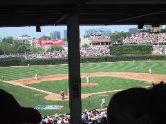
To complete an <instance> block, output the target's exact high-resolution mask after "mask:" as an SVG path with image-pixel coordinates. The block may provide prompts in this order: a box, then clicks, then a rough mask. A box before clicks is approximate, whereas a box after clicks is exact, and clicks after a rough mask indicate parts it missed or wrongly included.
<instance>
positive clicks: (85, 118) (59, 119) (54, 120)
mask: <svg viewBox="0 0 166 124" xmlns="http://www.w3.org/2000/svg"><path fill="white" fill-rule="evenodd" d="M81 118H82V124H107V111H106V108H105V109H94V110H91V111H87V110H85V111H84V112H83V113H82V116H81ZM69 122H70V115H69V114H60V115H58V114H55V115H49V116H43V117H42V122H41V123H40V124H69Z"/></svg>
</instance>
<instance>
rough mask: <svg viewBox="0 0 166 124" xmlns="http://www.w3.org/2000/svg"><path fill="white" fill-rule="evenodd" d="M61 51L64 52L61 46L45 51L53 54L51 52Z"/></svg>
mask: <svg viewBox="0 0 166 124" xmlns="http://www.w3.org/2000/svg"><path fill="white" fill-rule="evenodd" d="M62 50H64V48H63V47H62V46H52V47H51V48H49V49H48V50H47V51H49V52H53V51H62Z"/></svg>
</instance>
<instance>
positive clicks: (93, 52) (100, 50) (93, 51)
mask: <svg viewBox="0 0 166 124" xmlns="http://www.w3.org/2000/svg"><path fill="white" fill-rule="evenodd" d="M109 54H110V50H109V46H106V45H105V46H89V47H81V48H80V55H81V57H90V56H91V57H92V56H108V55H109ZM9 57H23V58H25V59H28V60H30V59H48V58H67V57H68V50H66V49H64V50H61V51H54V52H42V53H31V54H10V55H0V58H9Z"/></svg>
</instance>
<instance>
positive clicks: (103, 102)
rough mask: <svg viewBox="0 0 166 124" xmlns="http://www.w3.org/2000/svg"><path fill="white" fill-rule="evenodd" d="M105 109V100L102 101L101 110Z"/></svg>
mask: <svg viewBox="0 0 166 124" xmlns="http://www.w3.org/2000/svg"><path fill="white" fill-rule="evenodd" d="M103 106H104V107H105V98H103V99H101V108H103Z"/></svg>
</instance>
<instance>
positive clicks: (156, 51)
mask: <svg viewBox="0 0 166 124" xmlns="http://www.w3.org/2000/svg"><path fill="white" fill-rule="evenodd" d="M152 54H153V55H166V45H153V51H152Z"/></svg>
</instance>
